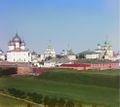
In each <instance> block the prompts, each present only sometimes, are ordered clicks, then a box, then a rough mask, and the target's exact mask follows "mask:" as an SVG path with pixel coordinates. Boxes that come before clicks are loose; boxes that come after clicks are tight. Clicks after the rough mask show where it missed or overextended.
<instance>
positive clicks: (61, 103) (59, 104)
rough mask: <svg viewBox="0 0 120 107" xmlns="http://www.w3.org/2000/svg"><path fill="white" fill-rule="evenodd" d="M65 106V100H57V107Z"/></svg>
mask: <svg viewBox="0 0 120 107" xmlns="http://www.w3.org/2000/svg"><path fill="white" fill-rule="evenodd" d="M64 106H65V100H64V99H63V98H60V99H59V100H58V107H64Z"/></svg>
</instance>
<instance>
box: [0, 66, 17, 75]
mask: <svg viewBox="0 0 120 107" xmlns="http://www.w3.org/2000/svg"><path fill="white" fill-rule="evenodd" d="M12 74H17V68H16V67H11V68H4V69H3V68H0V76H7V75H12Z"/></svg>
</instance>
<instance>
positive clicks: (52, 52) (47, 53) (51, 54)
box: [44, 43, 56, 58]
mask: <svg viewBox="0 0 120 107" xmlns="http://www.w3.org/2000/svg"><path fill="white" fill-rule="evenodd" d="M47 57H51V58H55V57H56V52H55V50H54V48H53V47H52V45H51V43H49V44H48V47H47V49H46V50H45V52H44V58H47Z"/></svg>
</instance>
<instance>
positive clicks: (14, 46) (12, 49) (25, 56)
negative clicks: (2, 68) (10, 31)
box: [7, 33, 31, 62]
mask: <svg viewBox="0 0 120 107" xmlns="http://www.w3.org/2000/svg"><path fill="white" fill-rule="evenodd" d="M7 61H8V62H31V53H30V51H29V49H27V47H26V43H25V42H24V41H23V40H21V38H20V37H19V36H18V34H17V33H16V35H15V36H14V37H13V38H12V40H10V41H9V43H8V51H7Z"/></svg>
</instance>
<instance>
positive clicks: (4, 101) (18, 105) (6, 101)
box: [0, 95, 27, 107]
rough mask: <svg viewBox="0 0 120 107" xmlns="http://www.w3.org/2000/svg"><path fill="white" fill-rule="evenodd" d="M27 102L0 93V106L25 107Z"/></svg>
mask: <svg viewBox="0 0 120 107" xmlns="http://www.w3.org/2000/svg"><path fill="white" fill-rule="evenodd" d="M26 106H27V103H25V102H23V101H19V100H16V99H13V98H9V97H6V96H2V95H0V107H26Z"/></svg>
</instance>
